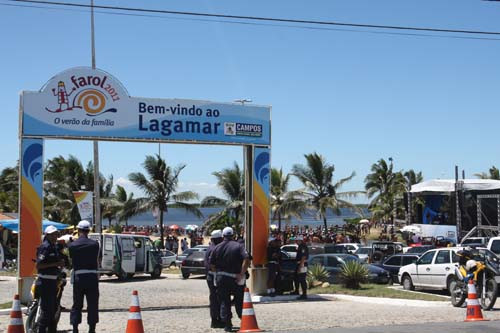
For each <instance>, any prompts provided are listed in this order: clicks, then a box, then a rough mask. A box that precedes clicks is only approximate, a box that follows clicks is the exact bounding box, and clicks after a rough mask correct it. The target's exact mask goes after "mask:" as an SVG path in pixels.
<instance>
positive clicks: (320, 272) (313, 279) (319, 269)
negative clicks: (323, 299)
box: [306, 264, 330, 288]
mask: <svg viewBox="0 0 500 333" xmlns="http://www.w3.org/2000/svg"><path fill="white" fill-rule="evenodd" d="M329 277H330V273H329V272H328V271H327V270H326V269H325V267H323V266H322V265H319V264H314V265H313V266H311V267H309V270H308V271H307V277H306V281H307V284H308V285H309V288H312V287H314V286H315V285H316V284H321V283H323V282H326V281H328V278H329Z"/></svg>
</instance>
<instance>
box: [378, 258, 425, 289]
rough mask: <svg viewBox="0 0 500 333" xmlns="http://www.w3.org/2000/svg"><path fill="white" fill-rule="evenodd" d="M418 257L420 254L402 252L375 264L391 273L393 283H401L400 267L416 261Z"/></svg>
mask: <svg viewBox="0 0 500 333" xmlns="http://www.w3.org/2000/svg"><path fill="white" fill-rule="evenodd" d="M418 258H419V255H418V254H411V253H410V254H408V253H406V254H404V253H400V254H395V255H393V256H390V257H389V258H387V259H386V260H385V261H384V262H382V263H380V264H374V265H376V266H379V267H382V268H383V269H385V270H386V271H388V272H389V273H391V277H392V282H393V283H399V280H398V273H399V269H400V268H401V267H402V266H406V265H409V264H413V263H415V262H416V261H417V260H418Z"/></svg>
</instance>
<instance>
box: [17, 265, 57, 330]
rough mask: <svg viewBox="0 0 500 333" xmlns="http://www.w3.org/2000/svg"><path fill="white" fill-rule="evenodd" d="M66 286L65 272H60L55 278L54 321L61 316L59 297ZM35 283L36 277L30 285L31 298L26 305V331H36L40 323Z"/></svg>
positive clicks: (37, 291) (38, 296)
mask: <svg viewBox="0 0 500 333" xmlns="http://www.w3.org/2000/svg"><path fill="white" fill-rule="evenodd" d="M65 286H66V272H64V271H63V272H61V273H60V274H59V276H58V278H57V296H56V297H57V301H56V304H57V305H56V314H55V317H54V318H55V322H56V323H59V318H60V317H61V310H62V307H61V297H62V294H63V291H64V287H65ZM38 288H39V287H38V286H37V285H36V279H35V281H34V282H33V285H32V286H31V296H32V298H33V300H32V301H31V303H30V304H29V306H28V311H27V319H26V332H27V333H37V332H38V326H39V324H40V315H41V313H42V309H41V307H40V293H39V290H38Z"/></svg>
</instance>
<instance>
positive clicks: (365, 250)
mask: <svg viewBox="0 0 500 333" xmlns="http://www.w3.org/2000/svg"><path fill="white" fill-rule="evenodd" d="M370 252H372V249H371V247H361V248H359V249H358V250H357V251H356V254H370Z"/></svg>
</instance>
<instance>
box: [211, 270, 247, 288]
mask: <svg viewBox="0 0 500 333" xmlns="http://www.w3.org/2000/svg"><path fill="white" fill-rule="evenodd" d="M212 273H215V275H214V276H215V277H217V276H227V277H230V278H233V279H236V276H237V275H238V274H236V273H228V272H224V271H217V272H212ZM245 281H246V279H245V275H243V277H242V278H241V279H239V280H236V283H237V284H238V285H240V286H243V285H245ZM214 286H216V287H217V279H214Z"/></svg>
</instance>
